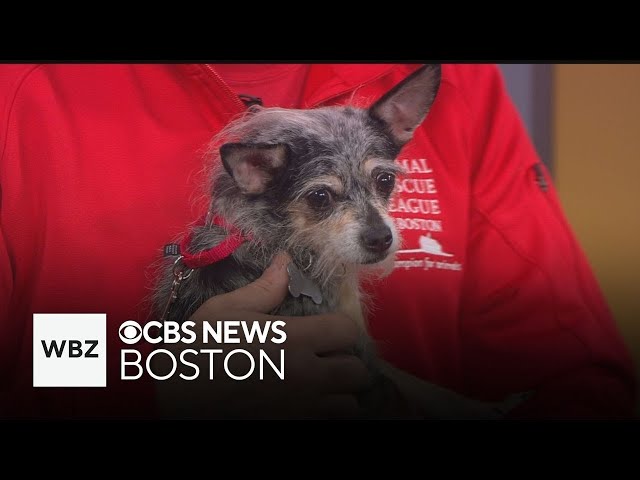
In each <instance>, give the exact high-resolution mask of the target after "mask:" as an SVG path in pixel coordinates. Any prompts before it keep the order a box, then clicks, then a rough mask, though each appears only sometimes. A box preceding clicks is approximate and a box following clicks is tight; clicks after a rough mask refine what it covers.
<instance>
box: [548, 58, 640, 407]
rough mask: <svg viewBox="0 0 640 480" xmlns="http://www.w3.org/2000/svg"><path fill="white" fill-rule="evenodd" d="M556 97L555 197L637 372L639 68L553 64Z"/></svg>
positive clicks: (639, 322) (639, 318)
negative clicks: (614, 318) (560, 202)
mask: <svg viewBox="0 0 640 480" xmlns="http://www.w3.org/2000/svg"><path fill="white" fill-rule="evenodd" d="M554 96H555V99H554V100H555V106H554V129H553V131H554V137H555V138H554V139H553V143H554V145H553V159H554V162H555V172H556V185H557V187H558V191H559V195H560V198H561V200H562V203H563V206H564V208H565V211H566V214H567V216H568V218H569V221H570V222H571V224H572V225H573V228H574V230H575V232H576V234H577V235H578V237H579V239H580V241H581V243H582V246H583V247H584V249H585V251H586V254H587V256H588V257H589V259H590V261H591V263H592V266H593V268H594V270H595V273H596V275H597V277H598V279H599V281H600V284H601V286H602V289H603V291H604V293H605V296H606V297H607V299H608V301H609V304H610V306H611V308H612V310H613V313H614V315H615V317H616V321H617V322H618V325H619V326H620V330H621V331H622V334H623V335H624V337H625V340H626V341H627V344H628V345H629V348H630V350H631V353H632V355H633V356H634V358H635V362H636V368H637V369H638V370H639V371H640V65H556V66H555V70H554ZM639 412H640V404H639Z"/></svg>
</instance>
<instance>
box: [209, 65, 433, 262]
mask: <svg viewBox="0 0 640 480" xmlns="http://www.w3.org/2000/svg"><path fill="white" fill-rule="evenodd" d="M439 84H440V67H439V66H437V65H428V66H424V67H422V68H420V69H419V70H417V71H416V72H414V73H413V74H412V75H410V76H409V77H408V78H407V79H405V80H404V81H402V82H401V83H399V84H398V85H396V86H395V87H394V88H393V89H392V90H390V91H389V92H387V93H386V94H385V95H384V96H383V97H382V98H380V100H378V101H377V102H375V103H374V105H373V106H371V107H370V108H368V109H360V108H353V107H325V108H318V109H312V110H288V109H277V108H265V109H261V110H258V111H256V112H254V113H250V114H248V115H247V116H245V117H244V118H243V119H241V120H239V121H238V122H235V123H234V124H232V125H231V126H230V128H229V129H227V133H229V132H231V136H232V137H233V138H234V140H233V141H231V142H228V143H225V144H224V145H222V146H221V147H220V150H219V153H220V158H221V160H222V163H223V165H224V168H225V170H226V172H222V177H225V178H222V177H221V178H219V179H218V180H219V182H218V186H217V187H216V188H217V193H216V195H217V196H218V197H219V198H220V197H221V196H224V197H226V200H227V201H226V202H225V204H226V206H227V208H226V210H227V212H231V211H233V212H234V213H233V216H234V217H235V218H236V220H241V223H243V224H244V226H245V227H246V226H247V224H249V225H248V226H249V227H250V228H251V230H253V231H254V232H255V231H259V232H262V236H264V234H265V233H266V232H269V233H267V235H270V238H269V239H270V240H276V241H278V242H281V246H282V247H283V248H287V249H289V250H292V249H304V250H308V251H309V252H311V253H312V254H313V255H314V258H315V259H316V261H318V262H319V263H320V264H323V265H324V266H325V267H330V266H331V265H334V266H335V265H339V264H343V265H344V264H373V263H377V262H380V261H382V260H384V259H385V258H387V257H388V256H389V255H390V254H391V253H392V252H394V251H395V250H396V249H397V248H398V245H399V238H398V234H397V232H396V230H395V228H394V224H393V221H392V219H391V218H390V217H389V215H388V212H387V209H388V204H389V198H390V196H391V195H392V193H393V191H394V185H395V178H396V174H397V173H398V172H399V171H400V168H399V166H398V165H397V164H396V162H395V158H396V156H397V155H398V154H399V152H400V150H401V148H402V147H403V146H404V145H405V144H406V143H407V142H408V141H409V140H410V139H411V138H412V136H413V132H414V130H415V129H416V128H417V127H418V126H419V125H420V124H421V123H422V121H423V120H424V118H425V117H426V115H427V114H428V112H429V109H430V108H431V105H432V103H433V101H434V99H435V96H436V93H437V90H438V87H439ZM227 174H228V175H227ZM220 180H222V181H221V182H220ZM282 232H286V233H282ZM281 235H282V236H281Z"/></svg>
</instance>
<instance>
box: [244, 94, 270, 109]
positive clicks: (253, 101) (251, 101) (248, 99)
mask: <svg viewBox="0 0 640 480" xmlns="http://www.w3.org/2000/svg"><path fill="white" fill-rule="evenodd" d="M238 98H239V99H240V100H242V103H244V104H245V106H246V107H247V108H251V107H253V106H254V105H258V106H260V107H262V106H264V104H263V103H262V98H260V97H254V96H252V95H247V94H246V93H241V94H239V95H238Z"/></svg>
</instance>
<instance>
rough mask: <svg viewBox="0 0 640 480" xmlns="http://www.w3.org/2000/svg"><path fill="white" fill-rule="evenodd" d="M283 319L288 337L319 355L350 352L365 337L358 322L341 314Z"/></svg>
mask: <svg viewBox="0 0 640 480" xmlns="http://www.w3.org/2000/svg"><path fill="white" fill-rule="evenodd" d="M282 319H283V320H284V321H285V322H286V324H287V327H286V331H287V336H288V337H290V338H292V339H295V341H296V342H300V343H303V342H304V343H306V344H307V345H309V346H310V348H311V349H312V350H313V351H314V352H315V353H317V354H323V353H332V352H336V351H339V350H350V349H351V348H353V347H354V346H355V345H356V343H357V342H358V341H359V340H360V338H361V336H362V335H363V332H362V330H361V329H360V328H359V327H358V325H357V324H356V322H355V321H354V320H353V319H351V318H350V317H348V316H347V315H344V314H341V313H335V314H325V315H309V316H306V317H284V318H282Z"/></svg>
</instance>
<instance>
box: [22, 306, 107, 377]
mask: <svg viewBox="0 0 640 480" xmlns="http://www.w3.org/2000/svg"><path fill="white" fill-rule="evenodd" d="M106 328H107V316H106V314H104V313H70V314H64V313H34V314H33V386H34V387H106V386H107V349H106Z"/></svg>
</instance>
